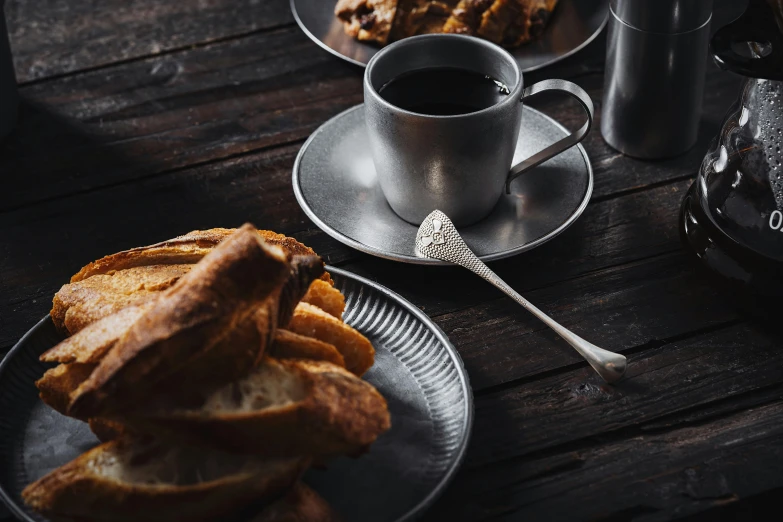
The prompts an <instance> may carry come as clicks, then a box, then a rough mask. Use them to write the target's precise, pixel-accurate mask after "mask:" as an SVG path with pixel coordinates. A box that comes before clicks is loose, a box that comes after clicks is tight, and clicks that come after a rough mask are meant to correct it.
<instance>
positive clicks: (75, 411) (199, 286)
mask: <svg viewBox="0 0 783 522" xmlns="http://www.w3.org/2000/svg"><path fill="white" fill-rule="evenodd" d="M288 271H289V264H288V262H287V260H286V257H285V255H284V254H283V252H282V251H281V250H280V249H279V248H277V247H269V246H268V245H266V244H265V243H264V242H263V241H261V239H260V236H259V235H258V234H257V233H256V231H255V228H253V227H252V226H251V225H245V226H243V227H242V228H240V229H239V230H238V231H237V232H236V233H235V234H233V235H232V236H231V237H230V238H228V239H226V240H225V241H223V242H222V243H221V244H220V245H219V246H218V247H217V248H215V249H214V250H213V251H212V252H210V254H209V255H208V256H206V257H205V258H204V259H203V261H202V262H200V263H198V264H197V265H196V266H195V267H194V268H193V269H192V270H191V271H189V272H188V273H187V274H186V275H185V276H183V277H182V278H181V279H180V280H179V281H178V282H177V283H176V284H175V285H174V286H172V287H171V288H170V289H168V290H166V291H165V292H164V293H163V294H161V295H160V297H159V298H157V299H156V300H155V301H154V303H153V304H152V306H151V307H150V309H149V310H147V311H146V312H145V313H144V314H143V315H142V316H141V317H140V318H139V319H138V320H137V321H135V322H134V323H133V325H132V326H131V327H130V329H129V330H128V331H127V332H125V334H124V335H123V336H122V337H121V338H120V339H119V340H118V341H117V343H116V344H115V345H114V346H113V347H112V348H111V350H110V351H109V352H108V353H107V354H106V356H105V357H104V358H103V359H102V360H101V362H100V363H99V364H98V367H97V368H96V369H95V370H94V371H93V373H92V374H91V375H90V377H89V379H87V380H86V381H85V382H84V383H82V384H81V385H80V386H79V388H78V389H77V390H76V391H75V392H74V393H73V394H72V401H71V405H70V406H69V412H70V413H71V414H72V415H74V416H79V417H82V418H84V417H98V416H106V414H108V413H111V412H116V411H118V410H120V409H122V408H123V407H126V406H127V405H128V404H129V403H133V402H138V401H140V400H142V399H143V398H144V397H146V396H147V395H148V394H149V393H150V391H151V390H153V389H154V388H155V385H156V384H158V383H160V382H161V381H163V380H164V379H166V378H170V377H173V375H174V374H177V373H179V374H180V377H182V374H181V372H182V371H184V369H185V368H187V367H188V365H189V363H193V362H200V363H201V366H204V365H205V364H206V365H208V363H209V361H211V360H215V361H219V360H220V359H221V358H223V357H224V353H221V350H220V349H219V348H220V347H223V346H224V345H225V344H226V341H227V340H230V338H231V337H232V336H235V335H238V336H239V337H240V338H245V337H246V336H248V335H250V334H249V331H250V330H252V329H253V325H252V324H250V323H249V321H251V320H252V319H254V318H256V317H257V316H258V311H257V309H258V306H259V304H262V303H265V302H266V303H269V300H268V298H269V297H270V295H272V294H273V293H274V292H275V290H279V289H280V287H281V285H282V283H283V282H284V280H285V278H286V277H287V276H288V275H289V274H288ZM259 274H264V276H263V277H259ZM266 314H267V315H268V316H271V317H274V318H275V319H276V317H277V310H274V311H266ZM265 326H266V330H265V331H260V332H259V341H260V345H259V346H253V345H252V344H251V345H248V346H242V347H241V349H242V350H243V352H247V353H245V357H242V358H240V360H241V361H243V364H246V363H244V361H255V360H256V358H257V357H256V355H255V354H260V353H263V350H264V349H265V348H266V343H267V342H268V341H271V339H272V337H273V335H274V328H275V326H276V320H275V321H266V323H265ZM216 347H218V349H215V348H216ZM205 359H206V360H205ZM243 364H237V366H239V367H238V368H237V370H239V371H242V370H244V371H247V370H248V369H249V367H245V368H242V367H241V366H243ZM251 364H252V363H251ZM196 373H198V372H196ZM236 376H238V375H236ZM236 376H234V377H236ZM220 377H221V378H226V377H227V376H222V375H221V376H220ZM208 382H209V381H207V383H208ZM205 384H206V383H205ZM216 384H217V383H216Z"/></svg>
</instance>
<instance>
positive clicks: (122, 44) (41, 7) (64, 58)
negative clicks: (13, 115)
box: [6, 0, 293, 82]
mask: <svg viewBox="0 0 783 522" xmlns="http://www.w3.org/2000/svg"><path fill="white" fill-rule="evenodd" d="M6 16H7V19H8V30H9V33H10V34H9V36H10V40H11V49H12V52H13V55H14V64H15V66H16V74H17V79H18V81H20V82H28V81H31V80H40V79H42V78H46V77H48V76H52V75H60V74H64V73H71V72H74V71H78V70H81V69H87V68H94V67H99V66H103V65H107V64H110V63H113V62H116V61H121V60H129V59H133V58H138V57H140V56H148V55H156V54H160V53H162V52H166V51H169V50H171V49H177V48H182V47H187V46H190V45H194V44H202V43H205V42H209V41H213V40H219V39H224V38H227V37H231V36H236V35H241V34H245V33H248V32H251V31H257V30H260V29H266V28H270V27H275V26H279V25H282V24H290V23H292V22H293V16H292V15H291V12H290V10H289V8H288V0H233V1H231V0H206V1H205V0H184V1H177V2H160V1H158V0H130V1H129V0H103V1H101V2H94V1H90V0H68V1H64V0H36V1H32V0H9V1H8V2H6Z"/></svg>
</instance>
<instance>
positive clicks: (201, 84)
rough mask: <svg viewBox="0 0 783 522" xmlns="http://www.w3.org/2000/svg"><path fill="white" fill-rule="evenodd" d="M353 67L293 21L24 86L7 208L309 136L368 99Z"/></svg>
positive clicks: (3, 204) (10, 142)
mask: <svg viewBox="0 0 783 522" xmlns="http://www.w3.org/2000/svg"><path fill="white" fill-rule="evenodd" d="M261 49H263V52H260V50H261ZM354 69H355V68H354V67H352V66H349V65H347V64H344V63H342V62H334V61H333V59H332V58H331V57H330V56H329V55H328V54H326V53H319V52H314V50H313V47H312V43H311V42H310V41H309V40H308V39H307V38H306V37H305V36H304V35H302V34H301V33H300V32H299V30H298V29H295V28H285V29H280V30H275V31H271V32H266V33H262V34H256V35H251V36H248V37H246V38H243V39H240V40H232V41H229V42H224V43H219V44H215V45H211V46H207V47H201V48H197V49H193V50H186V51H182V52H179V53H175V54H170V55H166V56H162V57H157V58H150V59H146V60H140V61H135V62H132V63H128V64H123V65H120V66H117V67H110V68H106V69H101V70H98V71H92V72H88V73H85V74H81V75H79V76H76V77H68V78H62V79H59V80H56V81H52V82H45V83H43V84H37V85H33V86H30V87H29V88H26V89H22V96H23V98H24V103H23V105H22V108H21V115H20V125H19V127H18V128H17V129H16V130H15V131H14V133H13V134H12V135H11V136H10V137H9V138H8V139H7V140H5V141H4V142H3V143H2V145H0V158H1V159H0V172H3V173H4V174H5V177H6V179H8V180H10V183H11V187H10V188H11V191H10V192H3V194H2V195H0V209H8V208H20V207H22V206H24V205H26V204H29V203H32V202H36V201H41V200H46V199H51V198H54V197H58V196H62V195H65V194H73V193H75V192H80V191H85V190H94V189H96V188H99V187H102V186H109V185H115V184H117V183H121V182H125V181H129V180H132V179H136V178H141V177H149V176H152V175H154V174H157V173H160V172H162V171H167V170H171V169H175V168H181V167H184V166H188V165H192V164H194V163H203V162H206V161H214V160H216V159H219V158H225V157H227V156H231V155H236V154H241V153H245V152H248V151H250V150H253V149H259V148H265V147H271V146H278V145H281V144H284V143H287V142H290V141H297V140H303V139H304V138H306V137H307V136H308V135H309V134H310V132H312V131H313V130H314V129H315V128H316V127H317V126H318V125H320V124H321V123H322V122H323V121H324V120H326V119H328V118H329V117H331V116H333V115H335V114H336V113H338V112H340V111H341V110H343V109H346V108H348V107H350V106H352V105H355V104H356V103H358V102H359V101H361V95H360V92H361V89H360V86H361V77H360V75H359V74H357V72H356V71H355V70H354ZM44 147H45V148H46V151H47V153H46V154H43V155H42V154H40V150H41V149H42V148H44Z"/></svg>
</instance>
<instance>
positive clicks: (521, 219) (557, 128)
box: [293, 105, 593, 265]
mask: <svg viewBox="0 0 783 522" xmlns="http://www.w3.org/2000/svg"><path fill="white" fill-rule="evenodd" d="M567 134H568V131H567V130H566V129H565V128H564V127H563V126H562V125H560V124H559V123H557V122H556V121H555V120H553V119H552V118H550V117H548V116H546V115H544V114H542V113H540V112H538V111H536V110H535V109H531V108H530V107H527V106H526V107H525V108H524V113H523V117H522V128H521V130H520V133H519V140H518V142H517V149H516V152H515V155H514V161H515V162H516V161H518V160H521V159H523V158H526V157H529V156H530V155H532V154H534V153H535V152H537V151H539V150H541V149H543V148H544V147H546V146H547V145H549V144H551V143H553V142H554V141H556V140H558V139H560V138H562V137H563V136H566V135H567ZM477 175H480V173H477ZM293 186H294V194H295V195H296V199H297V201H298V202H299V205H300V206H301V207H302V209H303V210H304V211H305V213H306V214H307V216H308V217H309V218H310V219H311V220H313V222H314V223H315V224H316V225H317V226H318V227H319V228H320V229H321V230H323V231H324V232H326V233H327V234H329V235H330V236H332V237H333V238H335V239H337V240H338V241H340V242H342V243H344V244H346V245H348V246H350V247H353V248H355V249H357V250H361V251H362V252H366V253H368V254H372V255H375V256H378V257H383V258H386V259H391V260H394V261H402V262H404V263H415V264H428V265H446V264H447V263H445V262H443V261H438V260H434V259H423V258H420V257H417V256H416V254H415V252H414V248H415V245H414V243H415V239H416V231H417V230H418V227H416V226H414V225H411V224H410V223H408V222H406V221H403V220H402V219H401V218H400V217H399V216H397V214H395V213H394V211H392V209H391V207H389V204H388V203H387V202H386V199H385V198H384V196H383V193H382V192H381V189H380V187H379V185H378V182H377V180H376V177H375V167H374V165H373V162H372V157H371V155H370V148H369V143H368V141H367V133H366V129H365V122H364V106H363V105H358V106H356V107H353V108H351V109H348V110H347V111H345V112H342V113H340V114H338V115H337V116H335V117H334V118H332V119H331V120H329V121H327V122H326V123H324V124H323V125H322V126H321V127H320V128H318V129H317V130H316V131H315V132H314V133H313V134H312V135H311V136H310V138H309V139H308V140H307V142H305V144H304V145H303V146H302V149H301V150H300V151H299V154H298V156H297V158H296V162H295V163H294V170H293ZM511 189H512V193H511V194H510V195H503V196H501V199H500V201H499V203H498V205H497V206H496V207H495V209H494V210H493V211H492V213H491V214H490V215H489V216H488V217H487V218H485V219H484V220H483V221H481V222H479V223H477V224H475V225H472V226H469V227H465V228H463V229H461V230H460V234H462V236H463V238H464V239H465V242H466V243H467V244H468V246H469V247H470V248H471V250H473V251H474V252H475V253H476V255H478V256H479V258H481V260H483V261H493V260H496V259H502V258H505V257H509V256H513V255H515V254H518V253H520V252H525V251H527V250H530V249H532V248H535V247H537V246H538V245H541V244H543V243H545V242H547V241H549V240H550V239H552V238H553V237H555V236H557V235H558V234H560V233H561V232H563V231H564V230H565V229H566V228H568V227H569V226H570V225H571V224H572V223H573V222H574V221H576V219H577V218H578V217H579V216H580V215H581V214H582V212H583V211H584V209H585V207H587V203H588V201H589V200H590V195H591V194H592V192H593V170H592V167H591V166H590V160H589V158H588V157H587V153H586V152H585V150H584V148H583V147H582V146H581V145H578V146H576V147H574V148H572V149H569V150H567V151H566V152H564V153H563V154H561V155H559V156H557V157H556V158H553V159H551V160H549V161H547V162H546V163H543V164H542V165H540V166H539V167H537V168H536V169H535V170H534V171H532V172H531V173H530V174H527V175H524V176H521V177H519V178H517V179H516V180H515V181H514V182H513V183H512V185H511Z"/></svg>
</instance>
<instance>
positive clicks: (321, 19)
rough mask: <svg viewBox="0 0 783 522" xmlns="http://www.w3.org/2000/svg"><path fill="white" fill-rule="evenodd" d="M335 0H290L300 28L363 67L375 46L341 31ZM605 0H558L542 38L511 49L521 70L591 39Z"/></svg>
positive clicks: (541, 64) (574, 49)
mask: <svg viewBox="0 0 783 522" xmlns="http://www.w3.org/2000/svg"><path fill="white" fill-rule="evenodd" d="M336 4H337V0H291V10H292V11H293V13H294V18H296V21H297V23H298V24H299V27H301V28H302V30H303V31H304V32H305V34H306V35H307V36H309V37H310V38H311V39H312V40H313V41H314V42H315V43H317V44H318V45H320V46H321V47H323V48H324V49H325V50H327V51H329V52H330V53H332V54H333V55H335V56H339V57H340V58H342V59H344V60H347V61H349V62H351V63H354V64H356V65H360V66H362V67H364V66H365V65H367V62H369V61H370V58H372V56H373V55H374V54H375V53H376V52H378V49H379V48H378V46H376V45H371V44H368V43H364V42H359V41H357V40H355V39H353V38H351V37H350V36H348V35H346V34H345V32H344V31H343V24H342V22H340V21H339V20H338V19H337V17H336V16H334V6H335V5H336ZM608 17H609V2H608V1H607V0H560V2H559V4H558V5H557V7H556V8H555V11H554V13H553V15H552V19H551V20H550V22H549V24H548V25H547V28H546V29H545V30H544V34H543V35H541V37H540V38H539V39H538V40H536V41H534V42H530V43H528V44H525V45H522V46H520V47H517V48H516V49H510V50H509V51H510V52H511V54H513V55H514V57H515V58H516V59H517V63H519V67H520V68H521V69H522V72H529V71H535V70H536V69H540V68H542V67H546V66H547V65H551V64H553V63H555V62H558V61H560V60H562V59H564V58H566V57H568V56H571V55H572V54H574V53H575V52H577V51H579V50H580V49H582V48H583V47H585V46H586V45H587V44H589V43H590V42H592V41H593V39H595V37H596V36H598V34H599V33H600V32H601V30H602V29H603V27H604V25H606V21H607V20H608V19H609V18H608Z"/></svg>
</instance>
